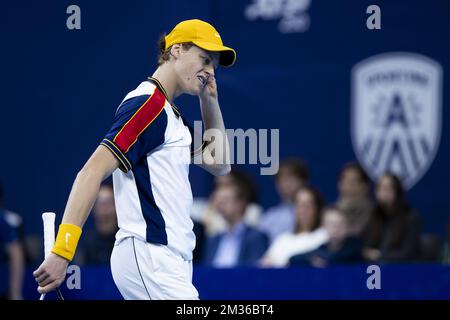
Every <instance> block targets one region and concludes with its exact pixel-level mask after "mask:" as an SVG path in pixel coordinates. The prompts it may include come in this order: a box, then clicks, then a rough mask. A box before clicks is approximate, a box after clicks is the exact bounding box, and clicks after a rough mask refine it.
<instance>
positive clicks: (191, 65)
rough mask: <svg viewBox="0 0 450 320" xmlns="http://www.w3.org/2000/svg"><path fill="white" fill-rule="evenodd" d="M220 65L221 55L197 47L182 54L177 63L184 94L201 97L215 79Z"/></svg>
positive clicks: (179, 81)
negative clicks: (216, 70)
mask: <svg viewBox="0 0 450 320" xmlns="http://www.w3.org/2000/svg"><path fill="white" fill-rule="evenodd" d="M218 64H219V53H218V52H208V51H205V50H203V49H201V48H199V47H197V46H192V47H191V48H190V49H189V50H187V51H184V50H183V49H182V50H181V52H180V55H179V58H178V59H177V61H176V64H175V66H176V71H177V75H178V85H179V86H180V88H181V90H182V91H183V93H188V94H191V95H199V94H200V92H201V90H202V89H203V87H204V86H205V85H206V84H207V83H208V81H212V80H213V79H214V74H215V72H214V71H215V69H216V68H217V66H218Z"/></svg>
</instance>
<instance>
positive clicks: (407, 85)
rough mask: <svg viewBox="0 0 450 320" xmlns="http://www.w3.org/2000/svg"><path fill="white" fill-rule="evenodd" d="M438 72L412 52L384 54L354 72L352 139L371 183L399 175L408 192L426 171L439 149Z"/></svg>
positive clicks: (439, 93)
mask: <svg viewBox="0 0 450 320" xmlns="http://www.w3.org/2000/svg"><path fill="white" fill-rule="evenodd" d="M441 94H442V68H441V66H440V65H439V63H437V62H436V61H433V60H431V59H430V58H428V57H425V56H422V55H418V54H413V53H402V52H396V53H385V54H380V55H376V56H373V57H371V58H368V59H366V60H364V61H362V62H360V63H358V64H357V65H355V66H354V68H353V70H352V110H351V127H352V129H351V136H352V144H353V149H354V151H355V153H356V156H357V158H358V161H359V162H360V163H361V165H362V166H363V167H364V168H365V169H366V171H367V173H368V174H369V175H370V176H371V178H372V179H374V180H375V179H376V178H377V177H379V176H380V175H382V174H383V173H385V172H391V173H394V174H396V175H398V176H399V177H400V178H401V179H402V181H403V184H404V186H405V188H406V189H410V188H411V187H413V186H414V185H415V184H416V183H417V182H418V181H419V180H420V179H421V178H422V177H423V175H424V174H425V173H426V172H427V170H428V168H429V167H430V165H431V164H432V162H433V160H434V158H435V156H436V153H437V150H438V148H439V143H440V137H441V121H442V117H441V112H442V96H441Z"/></svg>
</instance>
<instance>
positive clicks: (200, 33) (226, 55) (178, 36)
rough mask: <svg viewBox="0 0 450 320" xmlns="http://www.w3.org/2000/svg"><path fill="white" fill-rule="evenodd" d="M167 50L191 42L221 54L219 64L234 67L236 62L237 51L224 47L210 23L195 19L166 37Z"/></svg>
mask: <svg viewBox="0 0 450 320" xmlns="http://www.w3.org/2000/svg"><path fill="white" fill-rule="evenodd" d="M165 40H166V48H165V49H166V50H167V49H168V48H169V47H170V46H172V45H173V44H175V43H185V42H191V43H193V44H195V45H196V46H198V47H200V48H202V49H204V50H207V51H213V52H220V58H219V64H220V65H222V66H225V67H229V66H232V65H233V64H234V61H236V51H234V49H231V48H229V47H225V46H224V45H223V42H222V39H221V38H220V34H219V33H218V32H217V30H216V29H215V28H214V27H213V26H212V25H210V24H209V23H207V22H205V21H202V20H198V19H193V20H185V21H182V22H180V23H179V24H177V25H176V26H175V28H173V30H172V31H171V32H170V33H169V34H168V35H167V36H166V38H165Z"/></svg>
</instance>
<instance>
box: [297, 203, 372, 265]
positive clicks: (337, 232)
mask: <svg viewBox="0 0 450 320" xmlns="http://www.w3.org/2000/svg"><path fill="white" fill-rule="evenodd" d="M322 224H323V227H324V229H325V230H326V232H327V234H328V236H329V240H328V242H327V243H325V244H323V245H321V246H320V247H319V248H318V249H316V250H314V251H312V252H310V253H306V254H300V255H295V256H293V257H291V259H290V260H289V264H290V265H292V266H295V265H302V264H309V265H312V266H315V267H326V266H328V265H330V264H336V263H351V262H362V261H363V260H364V259H363V256H362V248H363V242H362V239H361V238H359V237H355V236H351V235H350V224H349V222H348V220H347V215H346V214H345V213H343V212H342V211H340V210H339V209H337V208H333V207H330V208H328V209H326V210H325V211H324V213H323V223H322Z"/></svg>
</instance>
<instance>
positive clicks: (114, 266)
mask: <svg viewBox="0 0 450 320" xmlns="http://www.w3.org/2000/svg"><path fill="white" fill-rule="evenodd" d="M111 271H112V275H113V279H114V282H115V283H116V286H117V288H118V289H119V291H120V293H121V294H122V296H123V297H124V299H126V300H162V299H164V300H198V291H197V289H195V287H194V285H193V284H192V261H186V260H184V259H183V258H182V257H181V256H178V255H176V254H175V253H174V252H172V251H171V250H170V249H169V248H167V246H165V245H158V244H152V243H148V242H145V241H142V240H139V239H137V238H135V237H128V238H124V239H120V240H118V241H116V244H115V245H114V249H113V252H112V255H111Z"/></svg>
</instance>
